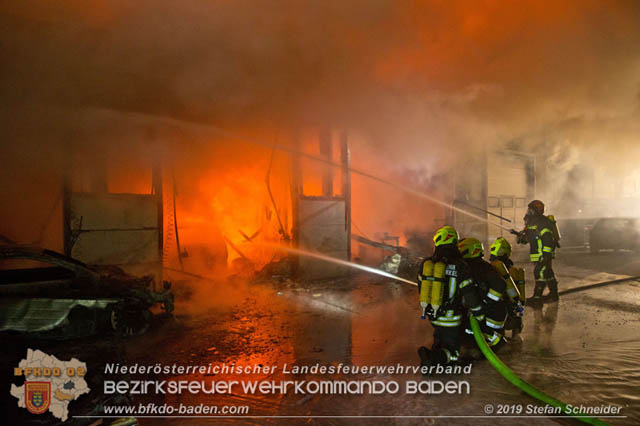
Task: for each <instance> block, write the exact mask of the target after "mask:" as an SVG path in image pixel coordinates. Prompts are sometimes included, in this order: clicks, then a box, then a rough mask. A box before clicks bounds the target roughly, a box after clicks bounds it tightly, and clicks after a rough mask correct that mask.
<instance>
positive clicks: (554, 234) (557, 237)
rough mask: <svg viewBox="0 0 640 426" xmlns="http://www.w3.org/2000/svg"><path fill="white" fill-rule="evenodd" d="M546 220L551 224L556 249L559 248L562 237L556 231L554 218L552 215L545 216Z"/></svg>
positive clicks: (556, 223) (556, 226)
mask: <svg viewBox="0 0 640 426" xmlns="http://www.w3.org/2000/svg"><path fill="white" fill-rule="evenodd" d="M547 218H548V219H549V221H550V222H551V232H552V233H553V239H554V241H555V242H556V247H558V248H560V238H562V235H560V229H558V222H556V218H555V216H553V215H552V214H550V215H549V216H547Z"/></svg>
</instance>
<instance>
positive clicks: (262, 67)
mask: <svg viewBox="0 0 640 426" xmlns="http://www.w3.org/2000/svg"><path fill="white" fill-rule="evenodd" d="M0 11H1V13H2V15H1V17H0V19H1V20H2V25H1V30H0V31H1V32H2V34H1V36H2V51H3V56H4V58H5V59H4V61H3V63H4V64H3V67H2V71H0V72H1V74H0V75H1V84H2V99H3V104H4V106H5V107H6V108H9V109H12V110H13V109H14V108H15V107H19V106H25V105H26V106H33V105H34V104H40V105H53V106H61V107H70V108H108V109H111V108H113V109H117V110H125V111H136V112H144V113H149V114H158V115H163V116H167V117H171V118H179V119H188V120H196V121H204V122H209V123H218V124H225V123H228V122H232V123H234V124H235V123H238V122H242V121H244V120H247V119H249V120H257V121H267V122H276V123H280V122H288V121H289V120H298V119H305V120H311V121H320V122H322V121H325V120H326V121H330V122H332V123H345V125H347V126H355V127H360V128H364V129H365V130H367V131H370V132H371V133H372V134H376V135H378V136H380V138H381V139H384V138H393V139H395V140H401V141H403V142H406V143H407V145H408V146H409V147H411V148H413V147H414V145H415V144H417V143H420V142H431V141H434V142H446V141H447V139H452V140H457V141H460V140H463V139H473V138H474V136H475V138H481V139H485V141H489V142H493V141H494V137H497V138H499V139H508V138H510V137H522V136H526V134H527V133H528V132H534V131H540V130H543V129H544V127H545V126H548V125H550V123H554V124H555V123H560V122H563V121H565V120H567V119H576V118H578V119H592V118H596V117H597V118H603V119H604V118H607V119H611V118H612V117H617V116H628V115H630V114H635V115H636V116H637V114H638V111H639V110H640V108H639V105H640V49H639V48H638V47H639V46H640V24H639V22H640V3H638V2H637V1H635V0H629V1H601V0H598V1H590V0H574V1H566V0H565V1H562V0H561V1H552V2H551V1H540V0H530V1H518V2H509V1H486V0H485V1H474V2H469V1H458V2H456V1H453V2H452V1H436V0H432V1H382V0H377V1H371V0H350V1H346V2H345V1H328V2H317V1H287V0H281V1H261V0H251V1H238V0H233V1H230V0H228V1H194V0H190V1H181V2H175V1H165V0H153V1H150V0H146V1H136V2H131V1H116V0H114V1H106V0H102V1H95V2H90V3H87V2H86V1H82V0H61V1H56V2H51V1H28V0H27V1H20V2H3V4H2V6H0ZM9 115H10V113H9ZM14 118H18V119H20V118H22V119H29V118H30V117H26V116H24V115H23V116H22V117H14Z"/></svg>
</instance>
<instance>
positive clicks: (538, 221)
mask: <svg viewBox="0 0 640 426" xmlns="http://www.w3.org/2000/svg"><path fill="white" fill-rule="evenodd" d="M527 207H528V210H527V214H526V215H525V216H524V224H525V228H524V230H522V231H520V232H514V233H515V234H516V235H517V237H518V238H517V242H518V244H529V248H530V250H529V258H530V260H531V262H532V263H533V264H534V270H533V275H534V278H535V287H534V289H533V298H532V299H531V301H532V305H540V304H541V303H542V293H543V292H544V289H545V287H547V286H548V287H549V295H548V300H549V301H557V300H558V281H557V280H556V276H555V274H554V272H553V267H552V262H553V258H554V257H555V249H556V247H560V244H559V240H560V234H559V233H558V230H557V229H558V227H557V225H556V223H555V219H554V218H553V216H545V215H544V203H543V202H542V201H540V200H533V201H532V202H530V203H529V205H528V206H527Z"/></svg>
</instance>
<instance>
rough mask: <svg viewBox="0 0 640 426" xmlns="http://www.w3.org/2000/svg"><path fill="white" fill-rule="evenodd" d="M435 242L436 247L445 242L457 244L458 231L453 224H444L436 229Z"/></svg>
mask: <svg viewBox="0 0 640 426" xmlns="http://www.w3.org/2000/svg"><path fill="white" fill-rule="evenodd" d="M433 242H434V244H435V245H436V247H438V246H442V245H445V244H457V243H458V232H457V231H456V230H455V229H454V228H453V226H443V227H442V228H440V229H438V230H437V231H436V233H435V235H434V236H433Z"/></svg>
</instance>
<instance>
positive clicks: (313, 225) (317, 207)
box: [298, 198, 349, 279]
mask: <svg viewBox="0 0 640 426" xmlns="http://www.w3.org/2000/svg"><path fill="white" fill-rule="evenodd" d="M298 215H299V216H298V217H299V220H298V242H299V244H300V248H301V249H303V250H309V251H313V252H317V253H323V254H326V255H327V256H331V257H335V258H338V259H343V260H349V251H348V244H347V243H348V241H349V232H348V228H347V222H346V215H345V201H344V200H322V199H312V198H300V199H299V201H298ZM346 272H347V271H346V268H345V267H343V266H340V265H336V264H333V263H329V262H326V261H321V260H316V259H312V258H309V257H305V256H300V259H299V273H300V276H301V277H302V278H308V279H323V278H334V277H340V276H344V275H345V273H346Z"/></svg>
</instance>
